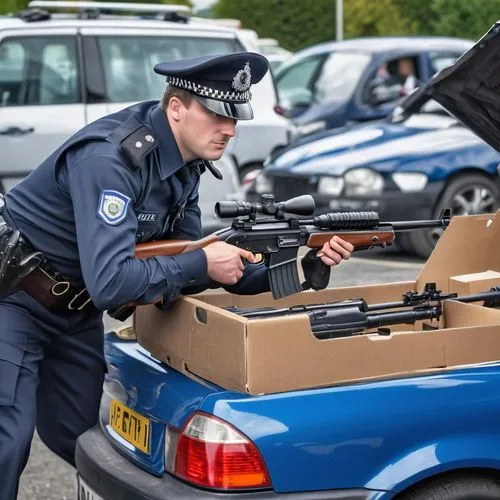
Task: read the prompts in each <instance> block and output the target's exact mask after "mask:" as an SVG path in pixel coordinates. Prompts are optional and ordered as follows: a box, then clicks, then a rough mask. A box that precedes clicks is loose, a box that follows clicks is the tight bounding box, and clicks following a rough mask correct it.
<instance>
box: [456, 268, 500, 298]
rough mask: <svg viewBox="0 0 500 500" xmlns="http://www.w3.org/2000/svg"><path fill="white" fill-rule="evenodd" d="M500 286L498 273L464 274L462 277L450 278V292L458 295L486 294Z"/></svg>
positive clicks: (499, 274)
mask: <svg viewBox="0 0 500 500" xmlns="http://www.w3.org/2000/svg"><path fill="white" fill-rule="evenodd" d="M499 285H500V273H499V272H498V271H492V270H488V271H484V272H482V273H472V274H464V275H462V276H452V277H450V282H449V289H450V292H456V293H458V295H472V294H476V293H481V292H486V291H488V290H490V289H491V288H492V287H494V286H499Z"/></svg>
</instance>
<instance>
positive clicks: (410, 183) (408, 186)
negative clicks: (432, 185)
mask: <svg viewBox="0 0 500 500" xmlns="http://www.w3.org/2000/svg"><path fill="white" fill-rule="evenodd" d="M392 180H393V181H394V182H395V183H396V185H397V186H398V188H399V189H401V191H403V193H416V192H418V191H422V189H424V187H425V186H426V185H427V181H428V178H427V176H426V175H425V174H421V173H419V172H397V173H395V174H392Z"/></svg>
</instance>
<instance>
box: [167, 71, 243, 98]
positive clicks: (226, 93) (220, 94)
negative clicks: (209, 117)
mask: <svg viewBox="0 0 500 500" xmlns="http://www.w3.org/2000/svg"><path fill="white" fill-rule="evenodd" d="M167 82H168V83H169V84H170V85H173V86H174V87H179V88H181V89H184V90H189V91H190V92H193V93H195V94H198V95H201V96H203V97H211V98H213V99H220V100H223V101H242V102H247V101H249V100H250V99H251V97H252V94H251V92H250V91H249V90H247V91H246V92H234V91H232V90H217V89H211V88H210V87H206V86H205V85H200V84H198V83H195V82H191V81H190V80H184V78H178V77H176V76H169V77H168V78H167Z"/></svg>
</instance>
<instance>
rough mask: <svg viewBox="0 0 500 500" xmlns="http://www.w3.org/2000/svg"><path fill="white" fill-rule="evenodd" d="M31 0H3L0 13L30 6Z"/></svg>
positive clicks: (8, 12)
mask: <svg viewBox="0 0 500 500" xmlns="http://www.w3.org/2000/svg"><path fill="white" fill-rule="evenodd" d="M28 2H29V0H2V2H1V3H0V14H11V13H15V12H19V11H20V10H23V9H25V8H26V7H27V6H28Z"/></svg>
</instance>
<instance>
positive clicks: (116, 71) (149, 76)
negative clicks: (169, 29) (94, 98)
mask: <svg viewBox="0 0 500 500" xmlns="http://www.w3.org/2000/svg"><path fill="white" fill-rule="evenodd" d="M98 43H99V47H100V51H101V56H102V62H103V66H104V76H105V79H106V90H107V99H108V101H109V102H127V101H141V100H147V99H158V96H160V95H162V94H163V92H164V90H165V77H164V76H161V75H157V74H156V73H154V72H153V71H151V68H152V67H153V66H154V65H155V64H157V63H159V62H161V61H171V60H175V59H183V58H187V57H195V56H204V55H211V54H222V53H228V52H237V51H240V50H242V49H241V46H240V45H239V43H238V42H237V41H236V40H233V39H224V38H221V39H217V38H198V37H192V38H188V37H182V38H180V37H159V36H154V37H147V36H144V37H132V36H103V37H100V38H99V39H98Z"/></svg>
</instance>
